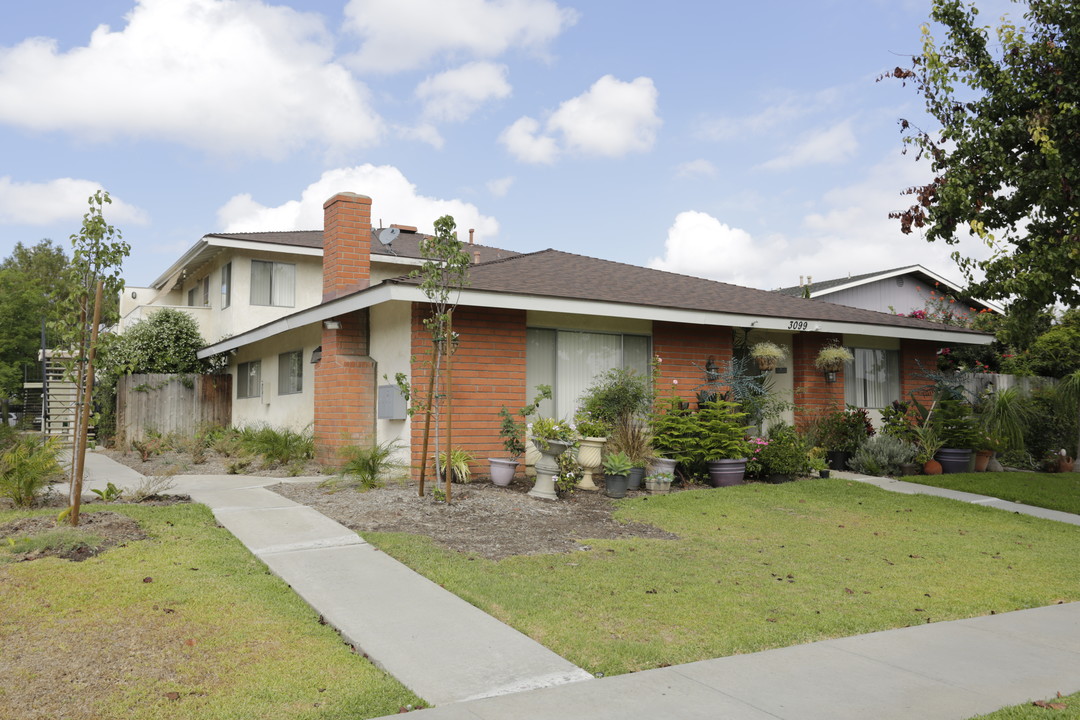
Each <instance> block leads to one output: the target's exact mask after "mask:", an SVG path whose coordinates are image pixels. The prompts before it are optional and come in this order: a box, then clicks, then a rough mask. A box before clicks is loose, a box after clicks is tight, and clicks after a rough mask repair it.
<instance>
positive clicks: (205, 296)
mask: <svg viewBox="0 0 1080 720" xmlns="http://www.w3.org/2000/svg"><path fill="white" fill-rule="evenodd" d="M200 301H201V302H200ZM187 304H188V307H207V306H208V305H210V276H209V275H207V276H206V277H204V278H203V279H202V280H200V281H199V282H197V283H195V287H193V288H191V289H190V290H188V291H187Z"/></svg>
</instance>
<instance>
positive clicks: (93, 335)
mask: <svg viewBox="0 0 1080 720" xmlns="http://www.w3.org/2000/svg"><path fill="white" fill-rule="evenodd" d="M102 284H103V283H102V281H101V280H98V281H97V289H96V290H95V291H94V324H93V325H91V326H90V349H89V351H88V352H87V354H86V391H85V392H84V393H83V407H82V423H81V431H80V432H79V437H78V441H77V442H78V446H79V452H78V455H77V457H76V464H75V485H74V493H73V494H74V497H73V498H72V503H71V525H72V526H73V527H74V526H76V525H78V524H79V505H80V504H82V485H83V469H84V468H85V467H86V436H87V435H89V429H90V405H91V403H92V401H93V394H94V354H95V352H96V350H97V337H98V325H99V324H100V323H101V290H102Z"/></svg>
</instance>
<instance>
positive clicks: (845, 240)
mask: <svg viewBox="0 0 1080 720" xmlns="http://www.w3.org/2000/svg"><path fill="white" fill-rule="evenodd" d="M925 170H926V166H925V163H923V164H916V163H914V162H912V161H911V158H910V157H907V156H899V155H895V156H893V157H890V158H889V159H887V160H884V161H883V162H880V163H878V164H877V165H875V166H873V167H872V168H871V169H870V170H869V171H868V173H867V174H866V176H865V177H864V178H862V179H861V180H860V181H859V182H857V183H854V184H852V185H849V186H843V187H837V188H832V189H830V190H828V191H826V192H825V193H824V194H823V195H822V198H821V200H820V202H819V203H817V205H818V208H819V209H816V210H814V211H812V212H809V213H807V214H806V215H804V216H803V217H802V219H801V221H800V222H799V224H798V225H797V226H796V227H793V228H791V229H790V230H788V231H786V232H784V233H782V234H777V235H772V236H768V237H757V236H754V235H752V234H751V233H749V232H747V231H746V230H744V229H741V228H737V227H730V226H728V225H726V224H724V223H723V222H721V221H720V220H718V219H717V218H715V217H713V216H711V215H709V214H707V213H702V212H696V211H687V212H682V213H679V214H678V215H677V216H676V218H675V221H674V223H673V224H672V226H671V228H670V229H669V230H668V237H667V241H666V242H665V245H664V255H663V256H662V257H656V258H652V259H651V260H650V261H649V263H648V265H649V267H654V268H657V269H661V270H669V271H671V272H678V273H683V274H687V275H695V276H698V277H707V278H710V279H713V280H721V281H724V282H733V283H736V284H740V285H748V286H751V287H758V288H765V289H773V288H778V287H787V286H792V285H797V284H798V282H799V276H800V275H803V276H806V275H809V276H813V278H814V279H815V280H817V281H821V280H830V279H834V278H842V277H845V276H848V275H859V274H862V273H867V272H874V271H877V270H887V269H890V268H894V267H902V266H905V265H915V264H919V265H923V266H925V267H927V268H929V269H931V270H933V271H935V272H937V273H939V274H941V275H944V276H945V277H948V278H951V279H956V280H959V279H960V273H959V272H958V271H957V269H956V266H955V263H954V262H953V260H952V259H951V258H950V254H951V252H952V251H953V250H954V249H957V246H951V245H943V244H941V243H927V242H926V241H925V240H924V239H923V238H922V237H920V236H918V235H915V234H912V235H904V234H902V233H901V232H900V225H899V222H898V221H896V220H891V219H889V217H888V214H889V212H890V211H894V210H898V209H900V208H902V207H903V206H904V205H905V203H908V202H910V198H909V197H907V196H901V195H900V189H901V188H903V187H909V186H912V185H916V184H919V183H922V182H925V181H926V177H925V175H924V171H925ZM959 249H960V251H961V252H962V253H964V254H967V255H971V256H973V257H976V258H980V259H982V258H985V257H987V256H988V254H989V251H988V250H987V248H986V247H985V246H983V245H982V244H980V243H979V242H978V241H977V240H974V239H971V238H965V239H964V240H963V241H962V243H961V245H960V246H959Z"/></svg>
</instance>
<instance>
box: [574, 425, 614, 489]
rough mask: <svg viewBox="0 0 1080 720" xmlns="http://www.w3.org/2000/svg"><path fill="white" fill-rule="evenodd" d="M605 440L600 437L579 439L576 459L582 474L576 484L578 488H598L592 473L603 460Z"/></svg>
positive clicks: (598, 467)
mask: <svg viewBox="0 0 1080 720" xmlns="http://www.w3.org/2000/svg"><path fill="white" fill-rule="evenodd" d="M606 442H607V438H602V437H587V438H582V439H581V444H580V445H579V446H578V453H577V461H578V465H580V466H581V469H582V471H583V473H584V474H583V475H582V478H581V481H580V482H579V483H578V484H577V489H578V490H598V489H599V488H597V486H596V483H595V482H593V473H594V472H596V471H597V470H599V469H600V464H601V463H602V462H603V449H604V443H606Z"/></svg>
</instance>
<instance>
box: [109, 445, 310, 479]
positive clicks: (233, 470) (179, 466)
mask: <svg viewBox="0 0 1080 720" xmlns="http://www.w3.org/2000/svg"><path fill="white" fill-rule="evenodd" d="M95 452H99V453H101V454H102V455H105V456H107V457H109V458H112V459H113V460H115V461H116V462H118V463H120V464H121V465H127V466H128V467H129V468H131V469H133V470H135V471H136V472H138V473H140V474H142V475H148V476H149V475H254V476H256V477H294V476H298V475H303V476H309V475H310V476H314V475H325V474H326V470H325V469H324V468H323V467H322V466H321V465H319V464H318V463H316V462H315V461H314V460H309V461H306V462H303V463H299V464H297V465H295V466H287V465H270V466H267V465H265V464H264V463H263V461H262V460H261V459H260V458H247V459H240V458H236V457H227V456H225V455H220V454H218V453H215V452H214V451H212V450H207V451H206V453H205V456H204V457H203V458H202V459H201V462H198V463H196V462H195V461H194V460H193V459H192V457H191V455H190V454H189V453H183V452H178V451H176V450H167V451H165V452H162V453H158V454H157V455H152V456H151V457H149V458H147V459H146V460H145V461H143V460H142V459H141V458H140V457H139V454H138V453H136V452H133V451H124V450H117V449H115V448H101V449H98V450H95ZM241 466H242V467H241Z"/></svg>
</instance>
